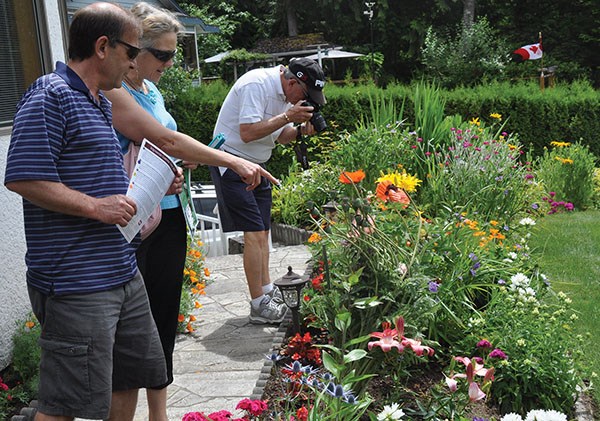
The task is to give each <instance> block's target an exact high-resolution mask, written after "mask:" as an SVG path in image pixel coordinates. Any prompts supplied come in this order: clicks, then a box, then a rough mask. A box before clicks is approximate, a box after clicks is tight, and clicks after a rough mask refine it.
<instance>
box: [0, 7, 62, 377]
mask: <svg viewBox="0 0 600 421" xmlns="http://www.w3.org/2000/svg"><path fill="white" fill-rule="evenodd" d="M44 1H45V9H46V15H47V26H48V32H49V34H42V37H43V38H45V37H47V36H48V37H49V38H50V48H51V50H52V51H51V52H50V53H51V57H52V63H54V62H55V61H56V60H60V61H64V60H65V54H64V40H63V39H62V31H61V21H60V14H59V7H58V1H59V0H44ZM9 140H10V128H8V129H0V179H1V180H2V183H1V185H0V291H1V292H0V369H3V368H4V367H6V366H7V365H8V364H9V363H10V359H11V352H12V336H13V334H14V332H15V330H16V328H17V324H18V323H19V322H21V321H23V320H24V319H25V317H26V316H27V314H28V313H29V311H30V306H29V298H28V295H27V286H26V283H25V270H26V268H25V250H26V247H25V233H24V230H23V209H22V205H21V197H20V196H18V195H17V194H15V193H12V192H10V191H9V190H7V189H6V187H4V171H5V168H6V153H7V151H8V144H9Z"/></svg>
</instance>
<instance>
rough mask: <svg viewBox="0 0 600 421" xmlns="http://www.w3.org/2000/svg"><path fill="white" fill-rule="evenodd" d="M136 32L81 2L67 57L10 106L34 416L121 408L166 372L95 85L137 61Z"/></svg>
mask: <svg viewBox="0 0 600 421" xmlns="http://www.w3.org/2000/svg"><path fill="white" fill-rule="evenodd" d="M140 35H141V31H140V28H139V26H138V23H137V21H136V19H135V18H134V17H133V16H132V15H131V14H130V13H129V12H127V11H125V10H124V9H122V8H120V7H118V6H115V5H114V4H109V3H94V4H92V5H90V6H87V7H85V8H83V9H80V10H79V11H78V12H77V13H75V16H74V17H73V21H72V24H71V27H70V30H69V60H68V63H67V64H65V63H61V62H58V63H57V65H56V70H55V71H54V72H53V73H51V74H48V75H46V76H42V77H41V78H39V79H38V80H37V81H35V82H34V83H33V84H32V85H31V86H30V88H29V89H28V91H27V92H26V93H25V95H24V96H23V98H22V99H21V101H20V103H19V104H18V107H17V113H16V115H15V118H14V126H13V132H12V137H11V142H10V147H9V151H8V157H7V166H6V174H5V180H4V182H5V185H6V187H7V188H8V189H10V190H12V191H14V192H16V193H18V194H19V195H21V196H22V197H23V210H24V221H25V235H26V240H27V254H26V257H25V260H26V264H27V276H26V277H27V286H28V291H29V296H30V300H31V305H32V308H33V311H34V313H35V315H36V317H37V318H38V320H39V321H40V323H41V326H42V334H41V338H40V341H39V343H40V346H41V348H42V360H41V367H40V386H39V392H38V402H39V409H38V414H37V418H36V420H38V421H40V420H71V419H73V418H75V417H78V418H88V419H107V418H108V417H110V419H115V420H132V419H133V416H134V413H135V407H136V403H137V391H138V389H139V388H146V387H153V386H157V385H162V384H164V383H165V382H166V380H167V377H166V368H165V360H164V355H163V351H162V347H161V344H160V339H159V337H158V334H157V331H156V326H155V324H154V321H153V319H152V315H151V313H150V308H149V305H148V299H147V296H146V290H145V288H144V284H143V281H142V279H141V275H140V274H139V272H138V269H137V266H136V260H135V248H136V247H137V245H138V244H137V243H136V242H135V241H134V242H133V244H128V243H127V241H125V239H124V238H123V236H122V235H121V233H120V232H119V230H118V229H117V225H120V226H125V225H126V224H127V223H128V221H130V220H131V218H132V216H133V215H134V214H135V213H136V205H135V202H134V201H133V200H131V199H130V198H128V197H126V196H125V193H126V191H127V185H128V179H127V176H126V174H125V171H124V169H123V159H122V154H121V151H120V148H119V142H118V140H117V137H116V135H115V132H114V130H113V127H112V113H111V107H110V102H109V101H108V100H107V99H106V98H105V97H104V95H103V93H102V90H110V89H113V88H118V87H120V86H121V82H122V80H123V76H124V75H125V74H126V73H127V72H128V71H129V70H130V69H132V68H134V67H135V66H136V63H135V58H136V56H137V54H138V53H139V51H140V49H139V37H140ZM165 413H166V411H165ZM157 419H158V418H157Z"/></svg>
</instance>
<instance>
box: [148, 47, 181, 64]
mask: <svg viewBox="0 0 600 421" xmlns="http://www.w3.org/2000/svg"><path fill="white" fill-rule="evenodd" d="M146 50H148V51H149V52H150V54H152V55H153V56H154V57H156V59H157V60H158V61H162V62H163V63H166V62H167V61H169V60H171V59H172V58H173V57H175V54H176V53H177V50H173V51H165V50H157V49H156V48H152V47H147V48H146Z"/></svg>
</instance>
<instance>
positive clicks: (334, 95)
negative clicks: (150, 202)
mask: <svg viewBox="0 0 600 421" xmlns="http://www.w3.org/2000/svg"><path fill="white" fill-rule="evenodd" d="M228 90H229V87H228V86H226V85H225V84H223V83H220V82H217V83H211V84H205V85H203V86H201V87H197V88H192V89H190V90H188V91H186V92H183V93H180V94H179V95H178V97H177V100H176V102H175V103H174V104H172V105H171V107H170V108H171V112H172V114H173V116H174V117H175V119H176V121H177V123H178V125H179V130H180V131H182V132H184V133H187V134H189V135H190V136H193V137H194V138H196V139H198V140H200V141H202V142H203V143H205V144H206V143H208V142H210V140H211V138H212V131H213V128H214V124H215V121H216V119H217V116H218V113H219V109H220V106H221V104H222V103H223V100H224V99H225V96H226V95H227V92H228ZM413 92H414V90H413V87H411V86H406V85H390V86H388V87H387V88H385V89H381V88H378V87H376V86H374V85H360V86H345V87H340V86H335V85H329V86H328V87H327V88H326V96H327V105H326V106H325V107H324V109H323V110H322V112H323V114H324V116H325V117H326V119H327V121H328V122H329V125H330V127H331V128H332V131H333V132H334V133H335V132H339V131H343V130H353V129H354V127H355V126H356V124H357V122H359V121H360V120H361V119H364V118H370V104H371V102H372V99H376V98H384V97H385V98H388V99H393V100H394V102H395V103H396V104H397V109H398V110H400V109H401V106H402V103H403V102H405V105H404V114H403V118H404V119H405V120H406V123H407V124H408V126H409V127H414V124H412V122H413V121H414V110H413V105H412V95H413ZM441 96H442V98H444V100H445V101H446V107H445V110H446V115H454V114H458V115H460V116H462V117H463V118H464V119H471V118H474V117H479V118H480V119H481V120H489V115H490V114H491V113H499V114H501V115H502V116H503V121H506V125H505V128H504V129H505V130H506V131H507V132H516V133H518V134H519V137H520V140H521V142H522V144H523V145H525V146H526V147H531V149H532V151H533V152H534V154H536V155H537V154H540V153H541V151H542V150H543V148H544V147H545V146H547V145H548V144H549V143H550V142H551V141H553V140H558V141H566V142H575V141H580V142H581V143H582V144H584V145H589V147H590V151H591V152H592V153H594V155H596V156H600V93H599V92H597V91H595V90H593V89H592V88H591V87H590V86H589V85H586V84H584V83H574V84H571V85H561V84H557V86H556V87H555V88H552V89H550V88H546V89H545V90H544V91H541V90H540V88H539V86H538V85H537V84H535V83H528V84H518V85H511V84H508V83H493V84H490V85H486V86H480V87H476V88H459V89H455V90H452V91H445V90H441ZM281 152H282V151H280V150H279V148H276V149H275V151H274V153H273V157H272V158H271V160H270V162H269V169H270V170H271V172H273V174H274V175H275V176H276V177H280V176H281V175H282V174H286V173H287V168H288V166H289V165H290V163H291V162H292V155H293V154H289V153H281ZM194 178H195V179H196V180H198V181H208V180H210V177H209V176H208V172H207V171H206V169H205V168H201V169H199V170H197V171H196V173H195V174H194Z"/></svg>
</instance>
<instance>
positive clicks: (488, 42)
mask: <svg viewBox="0 0 600 421" xmlns="http://www.w3.org/2000/svg"><path fill="white" fill-rule="evenodd" d="M453 33H457V34H458V35H456V36H453V35H452V34H453ZM509 51H510V48H509V47H508V45H507V43H506V41H504V39H503V38H502V37H501V36H500V34H499V33H498V31H495V30H494V29H493V28H492V27H491V25H490V23H489V22H488V20H487V19H486V18H481V19H479V20H477V21H476V22H475V23H474V24H473V25H471V26H469V27H466V28H465V27H460V28H459V29H457V30H455V31H452V32H451V33H445V34H443V35H438V34H437V33H436V32H435V31H434V30H433V28H429V29H428V30H427V35H426V37H425V42H424V46H423V48H422V51H421V53H422V57H421V60H422V62H423V64H424V65H425V69H424V71H423V75H424V76H426V77H428V78H430V79H433V80H435V81H438V82H439V83H440V84H442V85H443V86H445V87H455V86H459V85H464V86H473V85H476V84H479V83H481V82H482V81H484V80H493V79H497V78H498V77H499V75H500V74H501V73H502V72H503V70H504V68H505V66H506V64H507V63H508V61H509V59H510V56H509Z"/></svg>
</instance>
